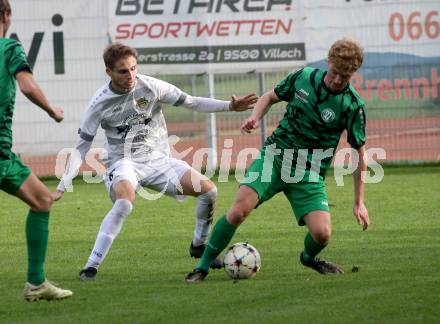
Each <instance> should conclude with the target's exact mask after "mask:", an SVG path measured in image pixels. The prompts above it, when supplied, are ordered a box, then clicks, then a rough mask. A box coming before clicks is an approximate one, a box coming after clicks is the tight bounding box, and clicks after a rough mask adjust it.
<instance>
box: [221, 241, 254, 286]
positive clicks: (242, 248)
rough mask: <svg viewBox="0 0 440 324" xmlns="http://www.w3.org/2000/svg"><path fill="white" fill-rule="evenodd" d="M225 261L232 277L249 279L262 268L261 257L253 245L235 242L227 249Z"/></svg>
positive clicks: (227, 271) (227, 270) (226, 269)
mask: <svg viewBox="0 0 440 324" xmlns="http://www.w3.org/2000/svg"><path fill="white" fill-rule="evenodd" d="M223 263H224V266H225V271H226V273H227V274H228V276H229V277H230V278H231V279H249V278H252V277H255V275H256V274H257V272H258V271H259V270H260V267H261V257H260V253H258V251H257V249H256V248H254V247H253V246H252V245H250V244H248V243H235V244H234V245H232V246H230V247H229V248H228V250H227V251H226V253H225V258H224V260H223Z"/></svg>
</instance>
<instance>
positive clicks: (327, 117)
mask: <svg viewBox="0 0 440 324" xmlns="http://www.w3.org/2000/svg"><path fill="white" fill-rule="evenodd" d="M335 117H336V115H335V112H334V111H333V110H331V109H330V108H325V109H324V110H323V111H321V118H322V120H323V121H324V122H326V123H331V122H332V121H333V120H334V119H335Z"/></svg>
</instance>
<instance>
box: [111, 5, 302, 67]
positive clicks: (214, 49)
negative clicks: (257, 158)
mask: <svg viewBox="0 0 440 324" xmlns="http://www.w3.org/2000/svg"><path fill="white" fill-rule="evenodd" d="M110 3H111V4H110V5H109V7H108V10H109V18H110V19H109V34H110V37H111V39H112V41H120V42H123V43H124V44H127V45H130V46H132V47H135V48H136V49H137V50H138V52H139V60H138V63H139V64H140V65H144V66H143V68H145V69H146V70H147V71H149V73H153V74H154V73H162V74H164V73H165V74H166V73H171V74H175V73H203V72H217V73H231V72H249V71H253V70H264V69H273V68H274V67H275V66H276V67H277V68H289V67H298V66H301V65H304V62H305V61H306V55H305V45H304V32H303V22H302V19H301V16H300V13H301V9H300V7H299V5H298V1H294V0H234V1H224V0H112V1H110Z"/></svg>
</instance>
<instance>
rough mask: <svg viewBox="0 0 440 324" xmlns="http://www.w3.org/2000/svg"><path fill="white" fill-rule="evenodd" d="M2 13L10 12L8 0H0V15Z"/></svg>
mask: <svg viewBox="0 0 440 324" xmlns="http://www.w3.org/2000/svg"><path fill="white" fill-rule="evenodd" d="M4 14H8V15H10V14H11V5H10V4H9V0H0V16H3V15H4Z"/></svg>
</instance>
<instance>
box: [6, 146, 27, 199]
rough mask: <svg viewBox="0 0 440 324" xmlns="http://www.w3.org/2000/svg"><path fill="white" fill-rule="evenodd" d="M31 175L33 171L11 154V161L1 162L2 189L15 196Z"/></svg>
mask: <svg viewBox="0 0 440 324" xmlns="http://www.w3.org/2000/svg"><path fill="white" fill-rule="evenodd" d="M30 174H31V170H30V169H29V168H28V167H27V166H26V165H25V164H23V162H22V161H21V160H20V158H19V157H18V156H17V155H15V154H14V153H12V152H10V153H9V159H3V160H0V189H1V190H3V191H6V192H7V193H9V194H11V195H14V194H15V193H16V192H17V190H18V189H19V188H20V186H21V185H22V184H23V182H24V181H25V180H26V179H27V178H28V177H29V175H30Z"/></svg>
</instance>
